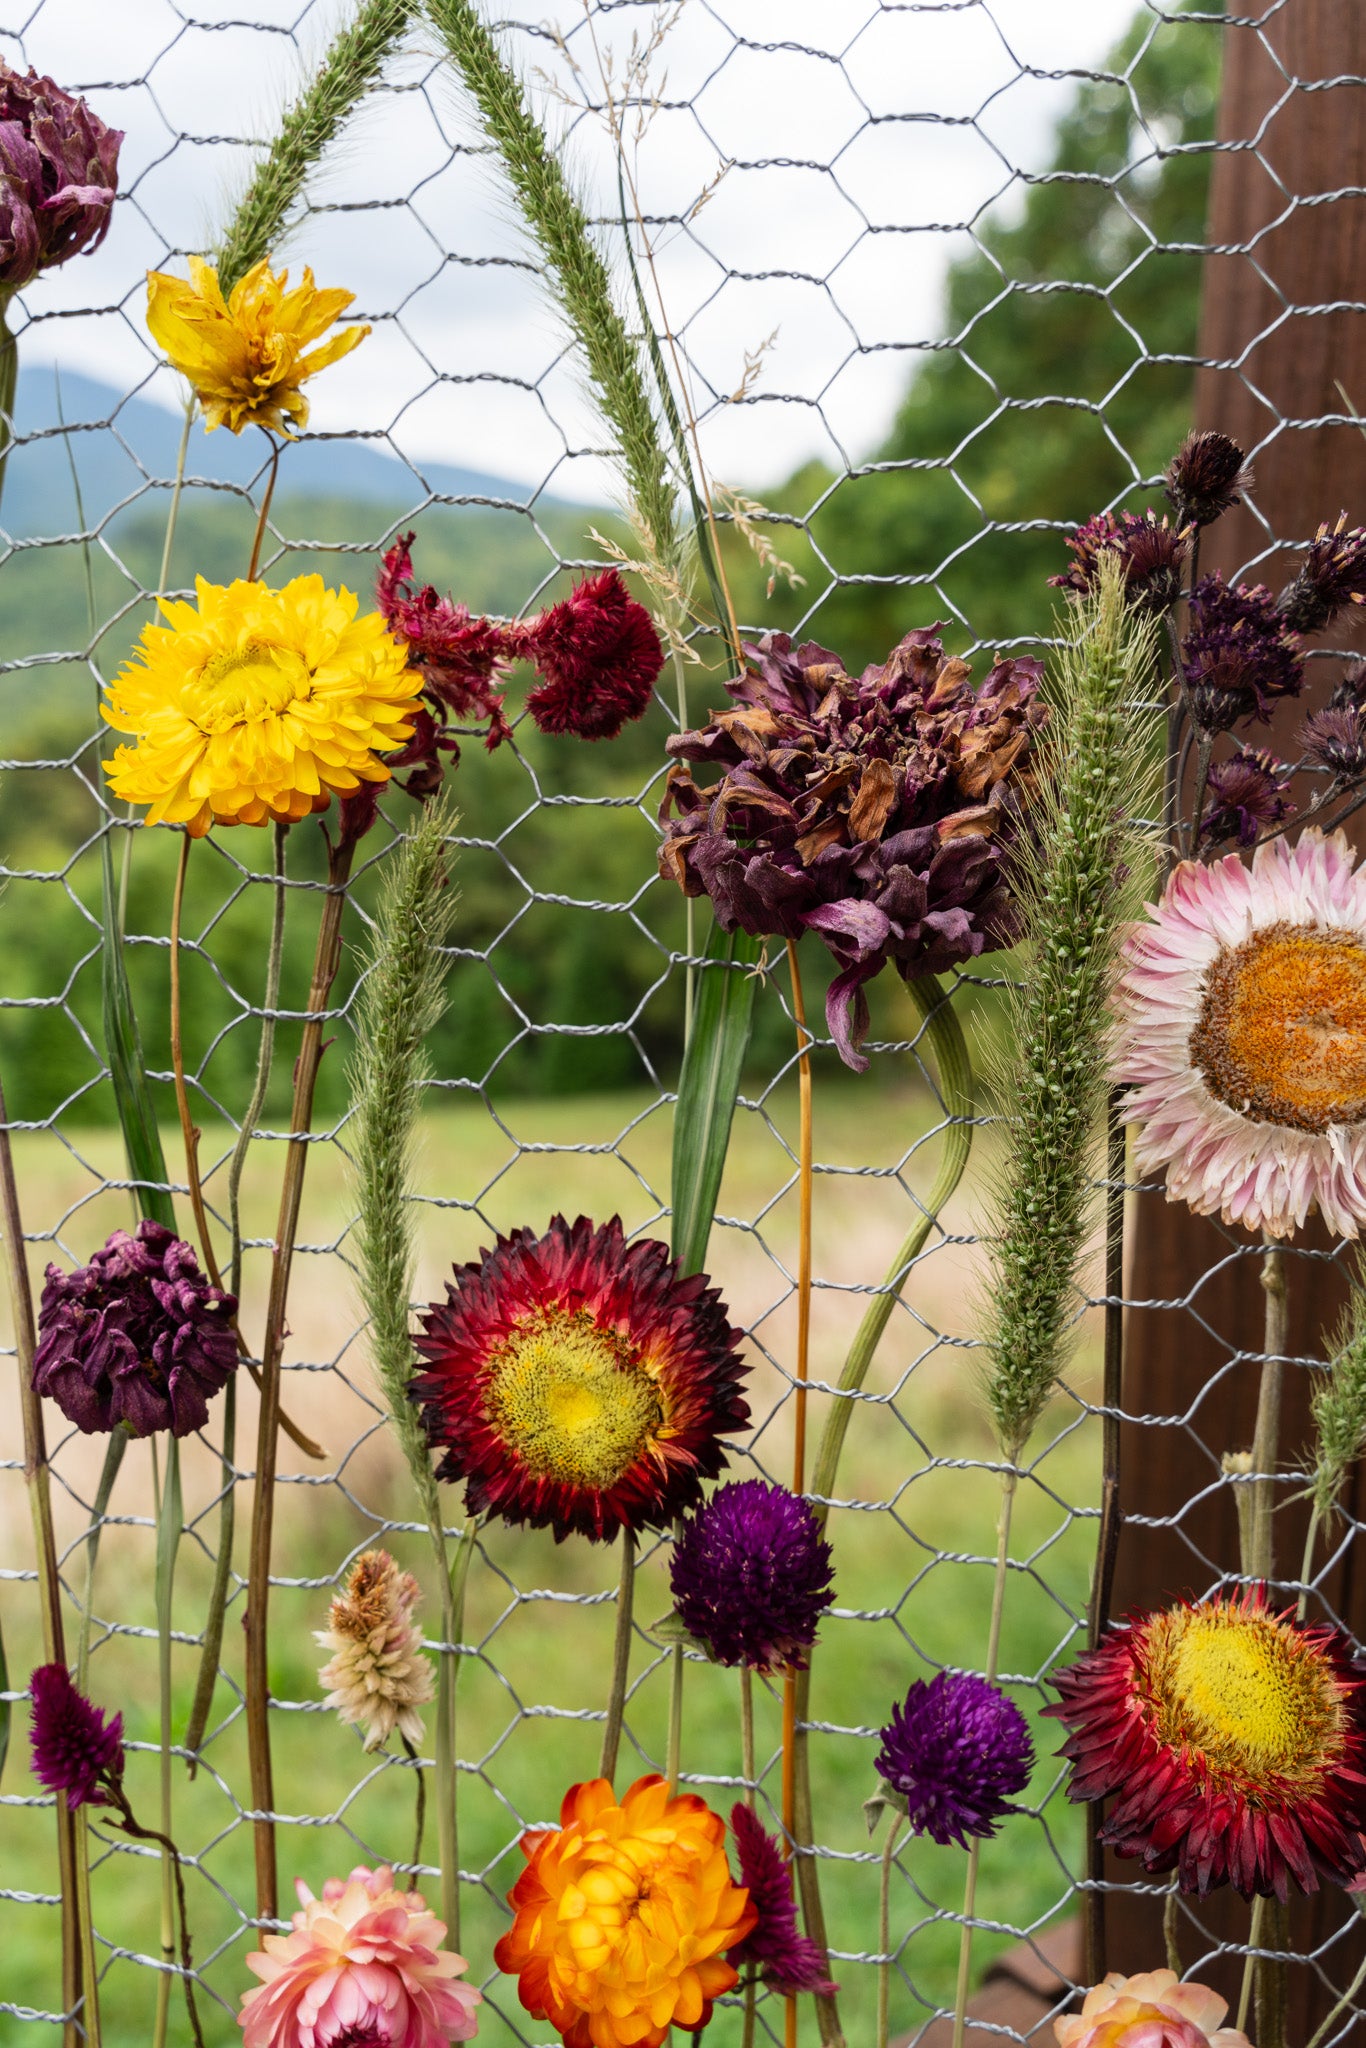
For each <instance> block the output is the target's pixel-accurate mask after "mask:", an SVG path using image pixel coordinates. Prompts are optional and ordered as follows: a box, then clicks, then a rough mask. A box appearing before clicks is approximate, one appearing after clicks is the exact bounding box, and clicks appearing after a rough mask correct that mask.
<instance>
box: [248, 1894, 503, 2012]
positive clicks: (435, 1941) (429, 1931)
mask: <svg viewBox="0 0 1366 2048" xmlns="http://www.w3.org/2000/svg"><path fill="white" fill-rule="evenodd" d="M295 1890H296V1891H297V1892H298V1894H299V1900H300V1904H301V1905H302V1907H303V1911H302V1912H299V1913H296V1914H295V1915H294V1931H293V1933H292V1934H267V1935H266V1936H265V1937H264V1940H263V1943H262V1946H261V1948H260V1949H259V1950H258V1951H257V1953H256V1954H255V1955H250V1956H248V1957H247V1968H248V1969H249V1970H250V1971H251V1972H252V1974H253V1976H256V1977H260V1978H261V1980H262V1982H261V1985H260V1987H259V1989H257V1990H255V1991H248V1992H247V1993H246V1995H245V1997H244V1998H243V2000H242V2010H241V2013H240V2014H239V2015H238V2025H239V2026H240V2027H241V2028H242V2033H243V2048H448V2043H450V2042H452V2041H472V2040H473V2039H474V2036H475V2034H476V2032H477V2031H478V2025H479V2023H478V2020H477V2018H476V2016H475V2015H476V2011H477V2008H478V2007H479V2006H480V2005H481V2004H482V2002H483V1994H482V1993H481V1992H479V1991H476V1990H475V1988H474V1986H473V1985H472V1984H457V1983H456V1982H455V1979H456V1978H457V1977H459V1976H461V1975H462V1974H463V1972H464V1970H465V1969H466V1967H467V1965H466V1963H465V1958H464V1957H463V1956H458V1955H455V1954H454V1953H453V1952H452V1951H451V1950H450V1949H443V1948H442V1946H441V1944H442V1942H443V1941H444V1939H445V1936H446V1930H445V1928H444V1926H443V1925H442V1923H441V1922H440V1921H439V1920H438V1919H437V1918H436V1916H435V1914H434V1913H429V1912H428V1910H427V1902H426V1900H425V1899H424V1898H423V1896H422V1894H421V1892H403V1891H399V1890H398V1889H397V1888H396V1887H395V1884H394V1873H393V1871H392V1870H391V1869H390V1867H389V1865H388V1864H387V1863H385V1864H381V1866H380V1868H379V1869H378V1870H367V1869H365V1867H364V1866H363V1865H361V1866H358V1867H357V1868H356V1869H355V1870H353V1871H352V1872H351V1875H350V1876H349V1877H347V1878H340V1877H330V1878H328V1880H327V1882H326V1884H325V1885H324V1886H323V1895H322V1897H321V1898H320V1899H315V1898H314V1896H313V1894H312V1892H311V1891H310V1890H309V1889H308V1886H307V1885H306V1884H305V1883H304V1882H303V1880H302V1878H300V1879H298V1880H297V1881H296V1884H295Z"/></svg>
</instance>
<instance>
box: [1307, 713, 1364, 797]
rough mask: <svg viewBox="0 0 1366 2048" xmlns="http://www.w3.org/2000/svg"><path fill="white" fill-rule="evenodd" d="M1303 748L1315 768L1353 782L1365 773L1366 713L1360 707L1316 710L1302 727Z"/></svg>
mask: <svg viewBox="0 0 1366 2048" xmlns="http://www.w3.org/2000/svg"><path fill="white" fill-rule="evenodd" d="M1334 694H1335V695H1336V692H1335V693H1334ZM1300 745H1301V746H1302V747H1303V748H1304V751H1305V753H1306V754H1307V755H1308V757H1309V759H1310V761H1311V762H1312V763H1313V765H1314V766H1315V767H1316V768H1327V769H1329V770H1330V771H1331V773H1332V774H1333V775H1335V776H1338V777H1340V778H1341V779H1343V780H1345V781H1346V780H1354V779H1355V778H1356V777H1357V776H1358V775H1361V774H1362V773H1363V772H1366V713H1363V711H1362V707H1361V706H1360V705H1359V704H1340V705H1330V706H1329V708H1328V710H1326V711H1316V712H1315V713H1314V714H1313V716H1312V717H1311V718H1306V719H1305V721H1304V724H1303V725H1302V726H1301V728H1300Z"/></svg>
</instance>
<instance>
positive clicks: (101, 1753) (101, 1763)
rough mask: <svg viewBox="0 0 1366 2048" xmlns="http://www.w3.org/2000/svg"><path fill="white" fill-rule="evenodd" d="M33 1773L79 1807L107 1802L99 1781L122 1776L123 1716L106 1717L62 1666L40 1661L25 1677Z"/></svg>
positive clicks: (106, 1804) (50, 1789)
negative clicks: (110, 1718)
mask: <svg viewBox="0 0 1366 2048" xmlns="http://www.w3.org/2000/svg"><path fill="white" fill-rule="evenodd" d="M28 1684H29V1692H30V1694H31V1696H32V1707H31V1724H30V1728H29V1742H30V1744H31V1746H32V1750H33V1775H34V1777H35V1778H37V1779H38V1780H39V1782H40V1783H41V1784H43V1785H45V1786H46V1787H47V1789H48V1791H49V1792H54V1793H56V1795H57V1797H58V1798H59V1799H60V1798H63V1797H65V1799H66V1803H67V1805H68V1806H69V1807H70V1809H71V1811H72V1812H73V1813H74V1812H75V1811H76V1808H77V1807H78V1806H108V1805H109V1803H110V1801H109V1795H108V1793H107V1792H106V1791H105V1790H104V1789H103V1786H102V1783H101V1781H102V1780H103V1779H108V1778H120V1777H122V1775H123V1716H122V1714H115V1715H114V1717H113V1719H112V1720H111V1721H106V1719H105V1717H104V1714H103V1713H102V1712H101V1710H100V1709H99V1708H98V1707H96V1706H93V1705H92V1704H91V1702H90V1701H89V1700H88V1699H87V1698H86V1697H85V1695H84V1693H81V1692H78V1691H77V1690H76V1688H75V1686H74V1685H73V1684H72V1682H71V1674H70V1673H69V1672H68V1670H67V1668H66V1666H65V1664H40V1665H39V1666H38V1668H37V1670H36V1671H35V1672H34V1673H33V1676H32V1677H31V1678H30V1679H29V1682H28Z"/></svg>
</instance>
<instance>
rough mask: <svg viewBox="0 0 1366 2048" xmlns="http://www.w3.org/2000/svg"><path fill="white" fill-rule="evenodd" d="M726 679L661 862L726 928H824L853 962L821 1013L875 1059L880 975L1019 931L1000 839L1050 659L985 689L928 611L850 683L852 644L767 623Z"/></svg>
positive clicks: (1017, 796) (684, 741)
mask: <svg viewBox="0 0 1366 2048" xmlns="http://www.w3.org/2000/svg"><path fill="white" fill-rule="evenodd" d="M746 653H747V655H748V656H749V658H750V659H751V661H752V662H753V664H754V667H753V669H752V670H751V671H750V672H748V673H747V674H746V675H744V676H742V677H740V678H738V679H737V680H735V681H733V682H731V683H728V684H727V686H726V687H727V689H728V690H729V692H730V695H731V697H732V699H733V700H734V704H733V708H732V709H730V710H728V711H724V712H717V713H715V714H713V716H712V718H711V719H710V721H709V723H708V724H707V725H706V726H704V727H703V728H702V729H701V730H700V731H697V732H685V733H680V734H678V735H677V736H676V737H675V738H674V739H671V740H670V741H669V742H668V751H669V753H670V754H672V755H673V757H674V759H675V761H679V762H689V763H694V764H707V765H711V766H714V767H716V768H718V769H720V770H721V777H720V780H719V781H717V782H713V783H711V784H709V785H704V784H699V783H698V782H697V781H696V780H695V779H694V777H693V774H692V772H691V769H690V768H686V767H676V768H674V769H673V771H672V772H671V774H670V776H669V782H668V787H667V790H666V792H665V797H664V803H663V807H662V809H661V811H660V822H661V824H662V825H663V826H664V840H663V844H662V846H661V848H660V856H659V860H660V869H661V872H662V873H664V874H666V875H672V876H673V878H674V879H675V881H677V882H678V883H680V885H681V886H682V888H683V891H684V893H685V894H686V895H689V896H701V895H706V896H709V897H710V898H711V901H712V906H713V909H714V910H715V912H716V916H717V919H718V922H719V923H720V924H721V926H722V928H723V929H724V930H725V931H735V930H737V929H738V930H741V931H746V932H750V933H752V934H754V935H755V936H756V937H770V938H781V939H798V938H800V937H801V935H802V933H803V932H806V931H814V932H816V933H817V934H818V935H819V937H820V938H821V940H822V942H823V943H824V944H825V946H827V947H828V949H829V951H830V952H831V953H832V954H833V955H834V957H835V960H836V961H837V963H838V965H839V968H840V972H839V973H838V974H837V975H836V977H835V979H834V981H833V982H832V983H831V985H830V990H829V993H828V995H827V997H826V1006H825V1014H826V1021H827V1024H828V1025H829V1028H830V1031H831V1034H832V1036H833V1038H834V1040H835V1043H836V1045H837V1046H838V1048H839V1052H840V1056H841V1058H842V1059H843V1060H844V1062H845V1064H846V1066H850V1067H853V1068H855V1069H856V1070H862V1069H863V1068H864V1067H866V1065H867V1060H866V1059H865V1058H864V1057H863V1054H862V1052H861V1050H860V1047H861V1045H862V1041H863V1038H864V1037H865V1035H866V1033H867V1029H868V1006H867V999H866V997H865V995H864V988H865V985H866V984H867V983H868V982H869V981H871V980H872V979H873V977H874V976H875V975H877V974H878V973H880V972H881V970H882V969H883V968H884V967H885V966H886V965H887V963H888V962H889V961H891V962H893V963H894V964H895V966H896V967H897V969H898V971H899V972H900V973H901V974H902V975H903V977H904V978H905V979H907V980H912V979H914V978H915V977H916V976H918V975H922V974H934V973H938V972H940V971H941V970H942V969H945V968H948V967H952V966H956V965H957V964H959V963H960V962H961V961H964V960H970V959H974V958H976V957H977V956H978V955H979V954H981V953H982V952H984V951H986V950H987V949H988V948H989V947H996V946H1002V945H1008V944H1010V943H1011V942H1012V941H1013V939H1014V938H1015V937H1016V936H1017V935H1018V934H1017V924H1016V919H1015V912H1014V908H1013V905H1012V901H1011V897H1010V892H1009V889H1008V886H1007V881H1006V873H1005V866H1004V855H1005V853H1006V852H1007V851H1008V847H1009V842H1010V839H1011V837H1012V835H1013V832H1014V829H1015V826H1016V823H1017V815H1018V809H1019V805H1020V801H1021V798H1022V797H1023V796H1027V795H1028V793H1029V790H1030V787H1031V753H1032V747H1033V742H1034V738H1035V735H1036V734H1037V733H1038V731H1039V730H1040V728H1041V727H1042V726H1043V724H1044V722H1045V720H1046V718H1047V715H1048V714H1047V710H1046V707H1045V706H1044V705H1043V704H1042V703H1041V702H1039V701H1038V694H1039V687H1040V684H1041V681H1042V668H1041V666H1040V664H1039V663H1038V662H1037V661H1033V660H1030V659H1016V660H1003V661H999V662H997V664H996V665H995V667H994V668H993V669H992V670H991V672H990V673H989V674H988V675H987V676H986V678H985V679H984V681H983V682H982V684H981V686H980V688H977V689H974V688H973V687H972V686H971V682H970V673H969V670H968V666H967V664H966V662H962V661H955V660H951V659H949V657H948V656H946V655H945V653H944V649H943V646H942V645H941V643H940V641H939V640H938V638H937V637H936V629H934V628H932V627H930V628H925V629H923V630H921V631H917V632H914V633H908V634H907V635H906V638H905V639H904V640H903V641H902V642H901V644H900V646H898V647H897V648H895V649H894V650H893V652H892V654H891V655H890V656H889V657H888V659H887V660H886V661H885V662H884V663H883V664H882V665H881V666H879V667H873V668H868V669H865V670H864V672H863V674H862V676H860V677H859V678H858V680H857V681H855V680H854V679H853V678H852V677H851V676H849V675H848V674H847V673H846V672H845V669H844V666H843V663H842V662H841V661H840V659H839V657H838V655H835V654H832V653H831V652H830V651H829V649H827V648H824V647H820V646H818V645H817V644H816V643H815V642H814V641H807V642H805V643H804V644H803V645H802V646H800V647H796V648H794V647H793V645H792V642H791V640H790V639H789V637H788V636H787V634H786V633H771V634H768V635H766V636H765V637H764V639H763V640H762V641H761V642H760V643H759V645H758V646H757V647H748V648H746Z"/></svg>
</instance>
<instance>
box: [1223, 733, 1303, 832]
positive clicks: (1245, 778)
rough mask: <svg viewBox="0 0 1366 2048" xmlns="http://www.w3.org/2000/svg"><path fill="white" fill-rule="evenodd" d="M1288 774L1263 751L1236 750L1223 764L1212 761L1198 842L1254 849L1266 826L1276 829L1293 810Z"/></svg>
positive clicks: (1285, 768)
mask: <svg viewBox="0 0 1366 2048" xmlns="http://www.w3.org/2000/svg"><path fill="white" fill-rule="evenodd" d="M1290 772H1291V771H1290V769H1289V768H1288V767H1287V766H1286V764H1285V762H1284V761H1278V760H1277V759H1276V758H1275V756H1274V755H1273V754H1271V753H1269V752H1268V751H1267V750H1266V748H1265V747H1259V748H1255V749H1254V748H1252V747H1239V749H1238V751H1237V753H1236V754H1232V755H1230V757H1229V759H1228V760H1227V761H1216V762H1215V763H1214V766H1213V767H1212V768H1211V769H1210V771H1209V777H1208V782H1207V789H1208V794H1209V804H1208V807H1207V809H1206V811H1205V814H1204V816H1203V817H1202V818H1201V820H1200V838H1201V839H1202V840H1203V841H1206V842H1208V843H1209V844H1210V845H1213V846H1220V845H1222V844H1223V843H1224V842H1225V841H1227V840H1230V839H1236V840H1237V842H1238V844H1239V846H1255V845H1256V844H1257V841H1258V839H1259V838H1260V837H1261V834H1262V832H1263V831H1264V830H1265V829H1266V827H1267V826H1268V825H1279V824H1280V822H1281V820H1282V818H1288V817H1289V816H1290V814H1291V813H1292V811H1293V810H1294V808H1295V806H1294V804H1293V803H1292V802H1291V801H1290Z"/></svg>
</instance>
